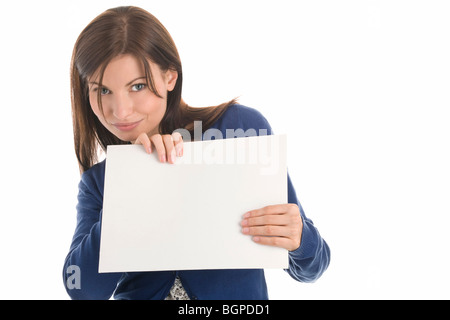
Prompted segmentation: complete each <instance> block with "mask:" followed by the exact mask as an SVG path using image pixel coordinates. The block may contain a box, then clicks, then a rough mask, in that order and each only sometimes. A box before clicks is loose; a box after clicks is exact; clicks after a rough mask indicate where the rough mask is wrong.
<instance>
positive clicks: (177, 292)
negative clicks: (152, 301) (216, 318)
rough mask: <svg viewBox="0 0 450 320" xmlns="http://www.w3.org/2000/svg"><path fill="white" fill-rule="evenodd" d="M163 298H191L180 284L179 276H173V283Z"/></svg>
mask: <svg viewBox="0 0 450 320" xmlns="http://www.w3.org/2000/svg"><path fill="white" fill-rule="evenodd" d="M165 300H191V299H189V296H188V295H187V293H186V291H185V290H184V288H183V285H182V284H181V280H180V277H178V276H177V277H176V278H175V283H174V284H173V286H172V288H171V289H170V291H169V294H168V295H167V297H166V299H165Z"/></svg>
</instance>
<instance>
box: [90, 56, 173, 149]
mask: <svg viewBox="0 0 450 320" xmlns="http://www.w3.org/2000/svg"><path fill="white" fill-rule="evenodd" d="M148 62H149V65H150V69H151V74H152V79H153V83H154V86H155V88H156V90H157V92H158V94H159V95H160V96H161V97H162V98H160V97H158V96H157V95H156V94H154V93H153V92H152V91H151V90H150V89H149V88H148V87H147V85H146V79H145V69H144V66H143V64H142V63H141V62H140V61H139V60H138V59H136V58H135V57H134V56H132V55H129V54H126V55H121V56H118V57H116V58H114V59H113V60H112V61H111V62H110V63H109V64H108V65H107V67H106V69H105V72H104V75H103V84H102V87H99V85H98V82H99V80H98V78H99V74H98V72H96V73H95V74H94V75H93V76H92V77H90V78H89V79H88V81H89V101H90V104H91V107H92V110H93V112H94V113H95V115H96V116H97V117H98V119H99V120H100V122H101V123H102V124H103V125H104V126H105V127H106V128H107V129H108V130H109V131H110V132H111V133H113V134H114V135H115V136H116V137H118V138H119V139H121V140H123V141H131V142H134V141H135V140H136V138H137V137H138V135H139V134H141V133H143V132H145V133H147V134H148V135H149V136H152V135H153V134H157V133H159V132H158V128H159V123H160V122H161V120H162V118H163V116H164V113H165V111H166V107H167V92H168V91H172V90H173V88H174V87H175V84H176V80H177V77H178V74H177V72H176V71H173V70H167V71H165V72H163V71H162V70H161V69H160V68H159V66H158V65H157V64H155V63H153V62H152V61H150V60H149V61H148ZM98 91H100V94H101V100H102V108H103V112H102V111H101V110H100V108H99V105H98V100H97V94H98Z"/></svg>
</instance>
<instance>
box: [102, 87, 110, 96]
mask: <svg viewBox="0 0 450 320" xmlns="http://www.w3.org/2000/svg"><path fill="white" fill-rule="evenodd" d="M110 92H111V91H109V89H106V88H101V89H100V94H101V95H102V96H105V95H107V94H109V93H110Z"/></svg>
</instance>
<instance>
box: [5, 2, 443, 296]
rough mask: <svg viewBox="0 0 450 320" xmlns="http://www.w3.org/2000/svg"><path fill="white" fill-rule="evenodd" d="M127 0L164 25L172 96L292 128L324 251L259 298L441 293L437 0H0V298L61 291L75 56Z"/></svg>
mask: <svg viewBox="0 0 450 320" xmlns="http://www.w3.org/2000/svg"><path fill="white" fill-rule="evenodd" d="M128 4H133V5H137V6H141V7H143V8H144V9H146V10H148V11H150V12H151V13H153V14H154V15H155V16H156V17H158V19H159V20H160V21H161V22H162V23H163V24H164V25H165V26H166V28H167V29H168V30H169V32H170V33H171V34H172V36H173V38H174V40H175V42H176V44H177V46H178V49H179V52H180V55H181V59H182V62H183V67H184V99H185V101H186V102H188V103H189V104H190V105H193V106H207V105H216V104H219V103H221V102H224V101H227V100H229V99H231V98H234V97H236V96H240V102H241V103H242V104H245V105H247V106H250V107H254V108H256V109H258V110H260V111H261V112H262V113H263V114H264V115H265V116H266V117H267V119H268V120H269V122H270V123H271V125H272V127H273V129H274V131H275V133H286V134H288V139H289V140H288V148H289V153H288V166H289V171H290V174H291V177H292V180H293V182H294V185H295V187H296V190H297V194H298V196H299V199H300V201H301V203H302V205H303V207H304V209H305V211H306V213H307V215H308V217H310V218H311V219H312V220H313V221H314V223H315V225H316V226H317V228H318V229H319V230H320V232H321V234H322V236H323V237H324V238H325V239H326V241H327V242H328V243H329V245H330V247H331V252H332V260H331V265H330V267H329V269H328V271H327V272H326V273H325V274H324V275H323V277H322V278H321V279H319V280H318V281H317V282H316V283H314V284H302V283H298V282H296V281H294V280H292V279H291V278H290V277H289V276H288V275H287V274H285V273H284V272H283V271H280V270H269V271H267V281H268V286H269V295H270V297H271V298H272V299H371V298H375V299H434V298H440V299H449V298H450V293H449V287H450V275H449V272H448V270H449V269H450V250H449V244H450V236H449V234H450V233H449V224H450V204H449V198H450V197H449V195H450V146H449V137H450V125H449V120H450V116H449V113H448V110H449V102H450V94H449V88H450V59H449V57H450V45H449V41H450V37H449V35H450V19H449V16H450V4H449V3H448V2H447V1H412V0H410V1H398V0H389V1H374V0H372V1H363V0H354V1H319V0H316V1H294V0H292V1H288V0H277V1H261V0H260V1H249V0H237V1H236V0H227V1H220V2H219V1H193V0H190V1H166V0H164V1H162V0H160V1H148V0H147V1H134V2H132V3H130V2H127V1H111V0H110V1H10V2H9V3H8V4H3V6H2V8H1V13H0V15H1V17H0V41H1V51H0V55H1V59H0V72H1V76H0V81H1V83H0V106H1V109H0V114H1V118H0V119H1V120H0V130H1V138H2V144H1V147H2V151H1V157H0V161H1V169H2V173H1V177H0V186H1V201H0V212H1V223H0V246H1V248H0V252H1V255H0V257H1V258H0V259H1V264H0V271H1V273H0V274H1V280H0V298H1V299H67V298H68V296H67V294H66V292H65V289H64V285H63V282H62V271H63V270H62V267H63V262H64V258H65V256H66V254H67V252H68V249H69V245H70V242H71V238H72V235H73V232H74V228H75V221H76V220H75V219H76V211H75V205H76V195H77V184H78V181H79V173H78V166H77V162H76V158H75V154H74V151H73V139H72V120H71V111H70V98H69V66H70V58H71V53H72V49H73V45H74V43H75V40H76V38H77V37H78V35H79V33H80V32H81V31H82V29H83V28H84V27H85V26H86V25H87V24H88V23H89V22H90V21H91V20H92V19H93V18H94V17H95V16H97V15H98V14H100V13H101V12H103V11H104V10H106V9H108V8H110V7H115V6H119V5H128Z"/></svg>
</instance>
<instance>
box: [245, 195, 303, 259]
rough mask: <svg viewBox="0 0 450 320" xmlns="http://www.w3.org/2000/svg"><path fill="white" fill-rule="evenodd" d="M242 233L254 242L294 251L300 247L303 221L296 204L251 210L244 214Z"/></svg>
mask: <svg viewBox="0 0 450 320" xmlns="http://www.w3.org/2000/svg"><path fill="white" fill-rule="evenodd" d="M241 226H242V233H244V234H248V235H252V236H253V238H252V239H253V241H255V242H257V243H260V244H264V245H269V246H276V247H281V248H284V249H287V250H289V251H294V250H296V249H298V248H299V247H300V242H301V239H302V230H303V221H302V218H301V216H300V210H299V208H298V206H297V205H296V204H292V203H288V204H280V205H272V206H267V207H264V208H261V209H256V210H251V211H249V212H247V213H246V214H244V217H243V219H242V222H241Z"/></svg>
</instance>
